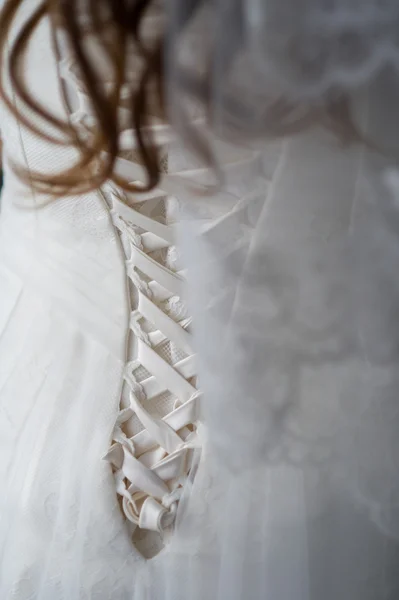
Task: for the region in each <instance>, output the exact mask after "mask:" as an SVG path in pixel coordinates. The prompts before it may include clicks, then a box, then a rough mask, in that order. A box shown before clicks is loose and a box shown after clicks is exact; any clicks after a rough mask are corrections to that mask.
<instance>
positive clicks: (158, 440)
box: [0, 11, 399, 600]
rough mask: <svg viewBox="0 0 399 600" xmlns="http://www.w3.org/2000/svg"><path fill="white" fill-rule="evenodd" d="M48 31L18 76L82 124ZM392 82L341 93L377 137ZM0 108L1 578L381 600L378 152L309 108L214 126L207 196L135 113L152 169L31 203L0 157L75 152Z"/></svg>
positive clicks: (397, 488) (388, 186) (382, 321)
mask: <svg viewBox="0 0 399 600" xmlns="http://www.w3.org/2000/svg"><path fill="white" fill-rule="evenodd" d="M27 12H28V11H27ZM53 44H54V35H53V32H52V30H51V27H50V25H49V23H48V22H46V21H44V22H43V23H41V25H40V26H39V28H38V30H37V31H36V32H35V34H34V37H33V40H32V42H31V44H30V49H29V52H28V53H27V61H26V64H25V67H24V68H25V73H26V78H27V81H28V85H29V88H30V89H32V90H33V92H34V93H35V95H36V96H37V97H38V98H42V99H43V100H45V102H46V106H47V107H49V108H50V109H51V110H52V111H53V112H54V113H55V114H57V115H58V116H62V117H64V118H70V119H71V122H72V123H74V125H75V126H76V127H78V128H79V129H80V131H87V132H88V134H89V132H90V128H91V127H92V126H93V124H94V118H93V116H92V113H91V109H90V102H89V99H88V97H87V96H86V94H85V91H84V88H83V87H82V85H81V80H80V78H79V73H78V70H77V68H76V64H75V61H74V60H73V56H71V55H70V54H69V53H68V51H67V49H66V48H64V52H63V54H62V57H61V60H57V58H56V54H55V53H54V52H53V50H52V49H53ZM105 79H106V77H105ZM64 86H65V88H64ZM65 89H67V93H68V98H69V99H70V105H71V107H72V108H71V109H70V106H68V104H69V103H65V95H64V90H65ZM398 95H399V88H398V86H397V85H395V77H393V76H392V71H390V70H389V69H386V70H381V72H379V73H378V74H376V75H375V78H374V80H373V81H371V82H367V87H365V88H364V89H363V90H361V93H360V94H359V101H358V103H357V110H358V115H359V117H358V118H359V120H360V121H362V122H367V128H368V131H370V132H371V133H372V134H373V139H374V140H377V142H379V141H382V142H383V143H384V144H387V145H388V146H389V145H390V141H392V142H393V143H394V142H395V138H396V137H397V132H398V129H399V117H398V113H397V108H396V107H397V99H398ZM15 102H16V103H19V102H22V101H21V100H19V99H17V98H16V99H15ZM382 102H383V104H382ZM20 106H22V104H21V105H20ZM23 110H28V109H25V108H23ZM121 113H122V119H123V108H121ZM0 123H1V132H2V134H1V135H2V140H3V148H4V150H3V162H4V172H5V186H4V190H3V192H2V200H1V217H0V482H1V486H0V489H1V491H0V598H1V599H2V600H3V599H4V600H9V599H10V600H11V599H12V600H33V599H34V600H78V599H79V600H84V599H85V600H86V599H92V600H94V599H98V600H106V599H109V598H112V600H125V599H126V600H127V599H129V600H130V599H134V600H136V599H138V600H153V599H154V600H164V599H165V600H183V599H184V600H197V599H198V600H199V599H200V598H201V599H202V598H212V599H218V600H225V599H227V598H228V599H229V600H238V599H242V598H246V599H249V600H252V599H254V600H255V599H263V598H267V599H268V600H269V599H270V600H274V599H277V598H278V599H279V600H321V599H323V600H338V599H339V600H393V599H396V598H397V597H398V593H399V577H398V574H397V573H398V569H397V566H398V561H399V541H398V537H399V513H398V506H399V493H398V492H399V483H398V457H399V452H398V450H399V448H398V445H399V438H398V435H397V432H398V410H397V397H396V396H397V374H396V370H397V369H396V360H395V359H396V357H397V348H398V346H397V335H396V331H395V317H396V314H397V310H396V308H397V306H398V289H397V284H396V279H395V275H396V257H397V250H398V243H397V236H396V233H397V218H398V216H397V215H398V213H397V194H398V189H399V188H398V175H397V172H396V171H395V161H394V160H393V159H392V158H390V157H386V156H385V155H383V154H381V155H379V154H378V153H374V152H373V151H372V148H367V147H365V146H360V147H359V146H354V147H348V148H342V147H341V146H340V145H339V143H338V142H337V141H336V140H335V138H334V136H332V135H330V134H328V133H325V132H322V131H319V130H318V129H317V128H313V129H311V130H310V131H308V132H307V133H304V134H301V135H298V136H296V137H293V138H292V137H289V138H286V139H284V140H283V141H282V142H269V143H264V144H262V145H261V147H260V148H259V146H258V147H256V148H252V147H247V148H245V149H243V148H242V147H236V146H235V145H234V144H231V143H230V144H228V143H222V142H220V143H218V145H217V150H218V156H220V157H221V159H222V162H223V170H224V175H225V182H224V186H223V190H222V191H220V192H218V193H216V192H215V194H214V196H212V197H210V196H209V194H208V195H207V194H198V187H201V185H204V184H205V183H207V182H208V173H207V169H203V168H199V167H198V164H196V163H195V161H193V160H192V159H191V158H188V155H187V152H186V151H185V150H184V149H182V148H180V143H179V142H178V141H177V140H175V139H174V137H173V136H172V133H171V129H170V128H169V127H167V126H165V125H163V124H162V123H160V122H156V121H155V123H154V132H155V135H156V140H157V142H158V144H159V146H160V147H161V148H164V149H165V160H164V163H163V169H164V174H163V178H162V181H161V184H160V188H159V189H157V190H155V191H153V192H151V193H148V194H141V195H136V196H135V197H133V196H128V195H126V194H124V192H123V191H122V190H121V189H119V188H118V187H117V186H115V185H114V184H113V183H109V184H107V185H106V186H104V188H103V189H101V190H98V191H96V192H93V193H90V194H86V195H83V196H79V197H74V196H70V197H63V198H61V199H59V200H57V201H52V202H47V200H48V198H46V197H44V196H43V197H41V196H40V195H38V194H37V193H35V191H33V190H32V189H31V188H30V186H29V184H28V183H26V182H25V181H23V180H21V179H19V178H18V177H17V176H16V175H15V173H14V172H13V171H12V170H11V168H10V163H11V161H12V162H17V164H21V165H23V166H24V167H26V169H28V171H29V170H32V171H36V170H39V171H44V172H48V173H56V172H59V171H62V169H63V168H66V167H67V166H68V165H70V164H71V162H72V161H73V160H74V150H73V149H70V148H68V147H61V146H60V147H56V146H54V145H52V144H51V143H49V142H45V141H43V140H42V139H39V138H38V137H37V136H36V135H35V134H33V133H31V132H30V131H28V130H27V129H26V128H25V127H24V126H23V124H21V123H20V122H18V121H17V120H16V119H15V118H14V117H13V116H12V115H10V113H9V112H8V111H7V110H6V109H5V108H4V107H1V113H0ZM44 127H48V126H47V125H45V124H44ZM49 131H51V130H49ZM123 136H124V137H123V140H124V141H123V153H122V155H121V156H120V158H119V159H118V160H117V170H118V173H119V174H122V175H124V176H126V177H129V178H130V179H131V180H132V181H141V180H142V179H143V170H142V167H141V165H140V163H139V160H138V158H137V153H136V151H135V150H136V149H135V147H134V141H133V137H132V136H131V135H130V133H129V131H125V132H124V133H123ZM192 181H195V185H192Z"/></svg>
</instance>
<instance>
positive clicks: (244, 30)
mask: <svg viewBox="0 0 399 600" xmlns="http://www.w3.org/2000/svg"><path fill="white" fill-rule="evenodd" d="M168 6H169V25H170V29H171V36H170V39H169V53H168V57H167V69H168V78H169V80H168V84H169V85H168V93H169V108H170V115H171V119H172V122H173V124H174V126H175V128H176V130H177V131H178V132H179V133H180V139H181V144H182V147H183V148H184V152H187V154H190V155H191V156H193V158H192V161H193V162H192V164H193V165H194V166H193V175H192V184H190V185H192V187H193V188H196V186H197V188H199V192H200V193H199V195H198V199H197V200H196V201H192V202H187V203H183V206H182V210H183V214H184V222H183V226H182V228H181V243H182V256H183V260H184V264H185V267H186V268H187V273H188V282H189V284H188V288H187V295H188V301H189V303H190V305H191V310H192V313H193V315H194V321H195V326H194V337H195V339H196V345H197V351H198V360H199V365H200V377H201V385H202V388H203V391H204V399H203V411H204V417H205V421H206V431H207V434H206V438H205V434H204V438H205V439H204V452H205V453H207V456H210V460H209V462H208V464H209V465H210V466H209V467H208V468H207V469H206V472H204V468H202V469H201V463H200V466H199V469H198V473H197V477H198V478H199V479H200V480H201V478H204V477H211V478H212V480H213V481H214V485H213V488H212V489H213V490H214V491H213V493H212V497H210V498H207V502H205V503H204V501H203V499H200V500H194V498H195V494H192V496H191V497H188V498H187V502H186V505H185V508H184V510H183V511H182V514H181V519H180V525H179V526H178V527H177V536H180V538H181V540H182V543H183V544H185V546H184V547H185V548H186V550H187V553H188V554H190V553H191V554H192V555H193V556H196V557H197V558H198V557H201V556H205V554H206V552H205V548H206V547H207V548H209V547H212V551H213V553H214V554H213V556H212V558H211V559H210V560H211V562H212V561H213V563H212V564H213V565H214V566H213V570H212V573H213V575H212V577H211V576H210V575H209V573H210V570H208V571H207V573H208V576H209V582H208V583H209V586H211V587H210V588H209V589H212V590H213V591H212V592H210V593H212V594H213V595H212V596H209V597H213V598H215V597H217V598H219V599H220V600H224V599H225V598H229V600H231V599H236V598H237V599H238V598H254V599H255V598H267V599H268V600H269V599H271V600H274V599H277V598H278V599H279V600H291V599H292V600H294V599H295V600H321V598H323V600H337V599H338V598H340V600H341V599H345V600H346V599H348V600H349V599H350V600H366V599H367V600H381V599H382V598H384V599H387V600H388V599H390V600H391V599H393V598H394V597H397V594H398V590H399V581H398V576H397V575H395V573H396V568H395V564H397V559H398V556H399V552H398V549H399V476H398V474H399V435H398V431H399V400H398V391H399V381H398V368H397V365H398V358H399V328H398V325H397V323H396V320H397V315H398V314H399V285H398V283H397V265H398V259H399V212H398V211H399V204H398V198H399V186H398V180H399V176H398V174H397V173H398V172H397V170H396V169H397V159H398V155H399V152H398V148H397V143H396V140H397V135H398V133H399V112H398V109H397V107H398V106H399V103H398V100H399V72H398V71H399V4H398V3H397V2H395V1H393V0H391V1H389V0H386V1H384V0H242V1H241V0H218V1H216V0H215V1H213V2H209V3H200V2H195V1H194V0H192V1H188V0H170V2H169V3H168ZM204 74H205V75H204ZM341 102H342V104H341ZM334 106H335V107H337V106H341V107H342V106H346V107H349V108H350V110H349V112H347V113H345V115H346V117H348V119H347V123H346V124H348V123H351V124H352V125H353V130H352V131H356V132H357V133H359V137H356V136H354V137H352V136H351V135H349V139H343V138H345V136H341V133H342V131H344V130H339V126H338V129H337V130H336V131H331V129H333V127H332V128H331V127H330V125H331V124H332V123H333V122H334V119H333V120H331V121H328V119H327V121H326V123H327V125H328V127H327V128H323V119H320V120H318V119H317V118H314V117H315V115H316V117H317V115H321V114H327V115H331V114H332V113H331V111H330V109H331V107H333V109H334ZM329 111H330V112H329ZM198 115H199V116H198ZM204 115H206V118H204ZM205 123H207V124H205ZM337 123H339V119H337ZM298 125H299V126H298ZM344 129H345V128H344ZM212 161H214V162H213V168H212V167H210V163H211V162H212ZM215 165H216V167H215ZM215 176H216V180H217V181H218V183H217V185H216V186H214V183H215ZM207 186H208V187H207ZM206 190H207V191H206ZM195 486H196V479H194V480H193V488H195ZM200 516H201V517H200ZM204 522H205V523H206V526H205V527H204V525H203V523H204ZM201 523H202V525H200V526H201V534H198V524H201ZM209 540H211V542H210V541H209ZM208 558H209V557H208ZM204 560H205V559H204ZM196 564H197V568H198V570H199V572H201V567H200V566H198V565H201V564H202V563H201V560H198V562H197V563H196ZM203 572H204V573H205V571H203ZM212 586H213V587H212Z"/></svg>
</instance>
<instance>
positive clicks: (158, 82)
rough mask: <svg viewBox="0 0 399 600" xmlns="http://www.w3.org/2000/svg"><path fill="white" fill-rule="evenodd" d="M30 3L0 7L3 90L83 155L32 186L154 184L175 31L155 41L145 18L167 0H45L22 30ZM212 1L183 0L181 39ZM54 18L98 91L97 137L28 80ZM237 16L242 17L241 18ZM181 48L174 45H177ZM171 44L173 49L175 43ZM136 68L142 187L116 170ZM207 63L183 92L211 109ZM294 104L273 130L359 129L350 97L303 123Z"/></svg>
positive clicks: (278, 114)
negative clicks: (124, 94) (35, 45)
mask: <svg viewBox="0 0 399 600" xmlns="http://www.w3.org/2000/svg"><path fill="white" fill-rule="evenodd" d="M24 1H26V0H6V1H5V3H4V6H3V9H2V11H1V14H0V64H1V65H2V68H1V69H0V98H1V100H2V101H3V102H4V103H5V104H6V105H7V107H8V108H9V109H10V110H11V111H12V113H13V114H14V115H15V116H16V117H17V118H18V119H19V120H20V122H21V123H23V124H24V126H26V127H27V128H28V129H29V130H31V131H32V132H34V133H36V134H38V135H39V136H41V137H45V138H46V139H47V140H49V141H51V142H52V143H54V144H69V145H70V144H72V145H73V146H75V147H77V148H78V149H79V159H78V160H77V162H76V163H75V164H74V165H72V166H71V167H70V168H69V169H68V170H67V171H65V172H62V173H59V174H56V175H48V174H42V173H31V172H30V173H29V181H30V184H31V185H32V184H33V186H34V187H35V188H36V189H37V190H38V191H43V192H45V193H50V194H51V195H53V196H62V195H64V194H66V193H70V192H73V193H83V192H87V191H89V190H92V189H96V188H98V187H100V186H101V185H102V184H103V183H104V182H105V181H107V180H109V179H112V180H114V181H115V182H116V183H117V184H118V185H120V186H122V187H123V188H124V189H126V190H127V191H131V192H135V191H138V190H139V191H147V190H150V189H152V188H154V187H155V186H156V185H157V184H158V182H159V179H160V172H161V169H160V160H161V157H160V156H159V151H158V149H157V147H156V145H155V143H154V141H153V139H152V137H151V127H148V125H149V124H151V121H152V117H153V115H154V107H155V111H156V113H157V115H158V116H161V117H162V118H164V119H166V116H165V110H164V107H165V92H164V79H165V78H164V70H165V67H164V49H165V43H166V41H167V40H166V34H167V31H166V27H165V25H163V26H162V27H161V28H160V30H159V31H158V32H156V33H155V35H152V36H150V40H149V39H147V38H148V36H146V33H145V24H146V22H147V17H148V16H154V15H155V16H156V17H159V18H160V20H161V22H162V23H164V24H165V23H166V21H165V15H164V14H163V10H162V7H161V5H160V3H159V0H84V1H83V0H41V1H40V2H39V4H38V6H37V8H36V9H35V10H34V12H33V13H32V14H31V15H30V17H29V18H28V20H27V21H26V22H25V23H24V24H23V26H21V28H20V29H19V31H18V32H17V34H16V35H15V36H14V37H13V35H12V29H13V25H14V23H15V20H16V17H17V14H18V11H19V9H20V8H21V5H22V4H23V3H24ZM242 2H243V0H231V5H229V10H232V11H237V10H240V9H242ZM206 4H207V2H206V0H184V2H182V3H181V4H179V3H178V5H179V10H180V11H181V12H182V14H179V20H178V25H177V28H178V31H177V34H178V35H177V36H176V31H174V39H175V43H176V40H178V39H179V34H180V33H181V32H183V30H184V29H185V28H186V27H187V25H188V24H189V23H190V21H191V20H193V19H194V18H195V15H196V14H197V13H198V12H199V9H201V8H202V7H203V6H204V5H206ZM82 15H83V16H84V18H83V19H82ZM45 19H49V20H50V21H51V23H52V26H53V27H52V29H53V31H54V32H55V31H57V28H62V30H63V34H64V35H65V36H66V40H67V43H68V45H69V47H70V48H71V50H72V52H73V54H74V57H75V59H76V63H77V65H78V67H79V72H80V77H81V79H82V82H83V84H84V86H85V90H86V92H87V94H88V96H89V97H90V100H91V105H92V109H93V112H94V116H95V119H96V129H95V131H94V132H93V136H91V137H90V140H87V139H85V138H83V137H82V136H80V135H79V133H78V132H77V130H76V128H75V127H73V126H72V125H71V123H70V122H69V121H68V120H67V119H65V120H61V119H59V118H58V117H57V116H55V115H53V114H51V113H50V112H49V111H48V110H47V109H46V107H45V106H43V105H42V104H41V103H40V102H39V101H38V100H37V99H36V98H34V97H33V96H32V94H31V93H30V92H29V91H28V89H27V86H26V84H25V81H24V75H23V74H24V69H23V64H24V57H25V54H26V52H27V50H28V44H29V41H30V39H31V37H32V35H33V33H34V32H35V30H36V28H37V27H38V26H39V24H40V23H41V22H42V21H43V20H45ZM237 21H238V23H239V22H240V19H238V20H237ZM175 28H176V26H175ZM87 33H91V34H94V35H95V37H96V39H97V41H98V43H99V44H100V45H101V48H102V51H104V52H105V54H106V59H107V61H108V62H109V64H110V65H111V68H112V72H113V81H114V84H113V87H112V90H111V92H110V91H109V89H107V90H106V89H105V87H104V86H103V85H102V83H103V82H102V81H101V75H100V74H99V73H98V70H96V65H95V64H94V62H95V61H94V59H93V57H92V56H90V54H89V53H88V52H87V49H86V48H85V37H86V34H87ZM53 39H54V51H55V52H56V54H57V53H58V55H59V54H60V53H59V48H58V44H57V36H56V35H55V34H54V36H53ZM241 43H242V39H241V37H240V32H239V31H238V32H235V35H234V37H233V47H232V48H229V55H231V56H232V57H233V56H235V55H237V53H238V52H239V50H240V45H241ZM216 44H217V40H216ZM174 50H175V49H174V48H172V51H174ZM168 51H169V52H170V51H171V48H170V47H169V48H168ZM132 54H133V56H134V57H135V60H134V62H133V63H132V62H131V61H129V60H128V57H131V56H132ZM6 56H7V58H6ZM211 58H212V57H211ZM132 65H133V66H132ZM5 67H6V68H5ZM132 69H134V71H135V73H134V75H135V77H134V79H135V84H134V85H132V86H131V94H130V98H129V99H128V102H129V107H130V115H131V128H132V130H133V131H134V134H135V136H136V142H137V148H138V153H139V157H140V161H141V163H142V165H143V167H144V170H145V172H146V174H147V181H146V182H145V183H144V184H143V185H141V186H140V188H137V187H136V186H135V185H134V184H131V183H129V182H127V181H123V180H121V179H118V176H117V175H116V174H115V169H114V167H115V161H116V158H117V157H118V155H119V154H120V142H119V117H118V110H119V103H120V97H121V89H122V86H123V85H124V84H125V83H126V82H127V81H131V75H132V73H131V70H132ZM7 70H8V73H9V77H10V81H11V85H12V88H13V90H12V94H10V93H9V92H8V91H7V90H6V87H7V86H6V85H5V82H4V77H5V72H7ZM208 71H209V72H208V73H206V72H205V74H204V73H203V74H202V75H201V76H200V75H194V74H193V73H191V72H190V71H188V70H186V71H185V72H183V71H182V73H181V77H180V81H179V84H180V85H181V86H182V90H184V91H185V92H187V94H188V95H189V96H190V95H191V96H194V97H195V98H196V99H199V100H200V101H201V103H202V106H203V107H204V108H205V109H206V108H207V106H208V104H209V103H210V100H209V99H210V85H211V79H212V73H211V66H209V69H208ZM129 76H130V78H129ZM15 95H16V96H17V97H18V99H19V100H20V102H19V103H18V105H19V106H21V107H22V108H18V107H17V105H16V103H15V102H14V100H13V96H15ZM230 100H231V102H228V103H227V105H228V110H230V112H231V114H232V115H233V117H234V114H239V113H240V111H241V110H242V106H240V100H237V99H236V98H233V97H232V98H230ZM23 107H28V108H29V109H30V111H28V113H27V111H25V110H23ZM305 108H306V107H305ZM294 110H295V106H292V105H291V104H290V103H289V102H288V103H287V102H285V101H282V100H281V99H277V100H276V101H275V102H274V103H272V104H271V106H270V107H269V109H268V110H267V111H266V112H265V126H266V128H265V130H267V131H268V132H269V133H270V134H272V135H284V134H287V133H293V132H295V131H299V130H301V129H303V128H305V127H307V126H309V123H310V122H311V121H312V122H314V121H319V122H322V123H324V124H326V125H327V126H328V127H334V129H335V131H338V134H339V135H340V137H342V138H345V137H351V138H354V137H358V135H357V132H356V130H355V128H354V126H353V123H352V120H351V115H350V110H349V104H348V102H347V101H346V99H344V98H335V99H334V101H329V102H326V103H324V104H322V103H321V104H320V105H319V106H318V107H316V108H315V107H309V110H305V111H304V113H303V114H304V115H305V116H304V117H303V118H301V119H300V120H299V121H295V120H294V121H293V122H292V120H291V122H290V125H289V127H288V126H285V125H284V123H286V122H288V121H289V119H286V118H285V117H286V116H287V115H289V114H290V113H292V112H293V111H294ZM210 113H211V111H209V114H210ZM26 114H30V115H31V117H30V118H28V117H27V116H26ZM37 117H41V119H44V120H45V121H47V122H48V123H49V124H51V125H52V126H53V128H54V131H55V132H57V133H56V134H55V135H53V136H49V135H45V134H44V133H43V132H42V131H41V129H40V126H39V125H38V123H40V121H41V119H40V118H39V119H38V118H37ZM210 118H211V117H210ZM41 122H43V121H41ZM187 132H188V134H189V136H190V135H191V138H194V142H193V144H192V147H194V150H195V151H196V152H197V154H198V155H199V156H200V157H201V159H202V160H203V162H205V163H207V164H208V165H211V164H215V162H214V160H213V157H212V153H211V150H210V148H208V147H207V144H206V142H205V141H204V140H203V139H202V138H201V136H200V135H199V134H197V133H196V132H195V130H192V129H190V125H189V122H188V121H187V131H186V133H187ZM16 168H17V167H16ZM18 170H19V175H20V176H21V177H24V176H25V174H24V173H23V172H21V170H20V169H19V168H18Z"/></svg>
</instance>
